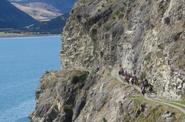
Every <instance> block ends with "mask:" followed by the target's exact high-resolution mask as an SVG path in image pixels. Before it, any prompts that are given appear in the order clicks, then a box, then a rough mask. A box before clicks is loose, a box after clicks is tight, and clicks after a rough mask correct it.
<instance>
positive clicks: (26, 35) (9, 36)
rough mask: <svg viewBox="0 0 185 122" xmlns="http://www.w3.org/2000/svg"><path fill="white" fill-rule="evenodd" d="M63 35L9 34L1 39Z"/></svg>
mask: <svg viewBox="0 0 185 122" xmlns="http://www.w3.org/2000/svg"><path fill="white" fill-rule="evenodd" d="M60 35H61V34H15V35H14V34H9V35H8V34H7V35H2V36H0V39H1V38H15V37H40V36H60Z"/></svg>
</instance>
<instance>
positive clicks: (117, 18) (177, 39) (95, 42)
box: [30, 0, 185, 122]
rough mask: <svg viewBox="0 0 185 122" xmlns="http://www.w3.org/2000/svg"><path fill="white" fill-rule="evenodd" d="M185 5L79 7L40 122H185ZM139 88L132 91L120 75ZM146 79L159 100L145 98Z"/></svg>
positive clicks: (173, 1)
mask: <svg viewBox="0 0 185 122" xmlns="http://www.w3.org/2000/svg"><path fill="white" fill-rule="evenodd" d="M184 10H185V2H184V0H78V1H77V2H76V4H75V6H74V8H73V9H72V11H71V14H70V18H69V21H68V22H67V24H66V26H65V28H64V32H63V44H62V51H61V61H62V66H61V67H62V71H60V72H47V73H46V74H45V75H44V76H43V77H42V79H41V83H40V87H39V88H38V90H37V92H36V108H35V111H34V112H33V113H32V114H31V116H30V118H31V120H32V121H33V122H144V121H146V122H149V121H152V122H153V121H154V122H175V121H178V122H179V121H180V122H183V121H185V117H184V114H185V104H184V101H185V100H184V96H185V94H184V93H185V12H184ZM119 66H122V68H123V69H124V70H125V71H127V73H128V74H129V75H131V76H133V75H134V76H136V77H137V78H138V82H137V84H136V85H131V84H129V83H127V82H126V81H125V79H124V78H123V77H122V76H120V75H119V74H118V72H119V70H120V67H119ZM143 79H147V80H148V82H149V83H150V84H151V85H152V86H153V90H154V91H153V93H146V94H145V95H144V96H143V95H142V94H141V89H140V85H139V84H140V83H141V81H142V80H143Z"/></svg>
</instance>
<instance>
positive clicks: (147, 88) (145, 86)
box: [118, 65, 153, 95]
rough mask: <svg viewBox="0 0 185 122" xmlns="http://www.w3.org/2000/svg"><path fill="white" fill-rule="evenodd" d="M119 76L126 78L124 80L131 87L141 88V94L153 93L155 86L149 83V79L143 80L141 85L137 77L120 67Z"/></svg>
mask: <svg viewBox="0 0 185 122" xmlns="http://www.w3.org/2000/svg"><path fill="white" fill-rule="evenodd" d="M118 74H119V75H120V76H121V77H123V78H124V80H125V81H126V82H127V83H128V84H131V85H137V86H140V88H141V93H142V94H143V95H145V93H147V92H150V93H151V92H153V86H152V85H151V84H150V83H149V82H148V80H147V79H143V80H142V81H141V82H140V83H139V80H138V78H137V77H136V75H131V74H129V73H128V72H127V71H125V70H124V69H123V68H122V66H121V65H120V70H119V72H118Z"/></svg>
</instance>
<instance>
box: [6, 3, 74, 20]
mask: <svg viewBox="0 0 185 122" xmlns="http://www.w3.org/2000/svg"><path fill="white" fill-rule="evenodd" d="M9 1H10V2H11V3H12V4H13V5H15V6H16V7H17V8H19V9H20V10H22V11H24V12H25V13H27V14H29V15H30V16H32V17H33V18H35V19H37V20H39V21H48V20H51V19H53V18H56V17H57V16H61V15H63V14H66V13H69V11H70V10H71V8H72V6H73V4H74V1H75V0H9Z"/></svg>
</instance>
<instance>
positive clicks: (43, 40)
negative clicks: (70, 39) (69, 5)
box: [0, 36, 61, 122]
mask: <svg viewBox="0 0 185 122" xmlns="http://www.w3.org/2000/svg"><path fill="white" fill-rule="evenodd" d="M60 42H61V41H60V36H41V37H15V38H0V122H28V121H29V119H28V115H29V114H30V113H31V112H32V111H33V110H34V104H35V90H36V88H37V87H38V86H39V79H40V77H41V76H42V75H43V74H44V73H45V71H51V70H59V67H60V59H59V52H60V47H61V46H60Z"/></svg>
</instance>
